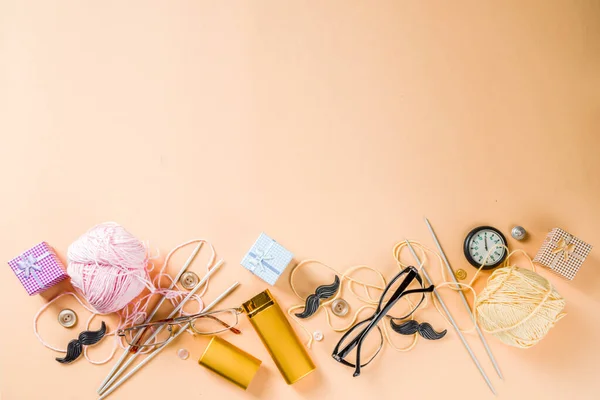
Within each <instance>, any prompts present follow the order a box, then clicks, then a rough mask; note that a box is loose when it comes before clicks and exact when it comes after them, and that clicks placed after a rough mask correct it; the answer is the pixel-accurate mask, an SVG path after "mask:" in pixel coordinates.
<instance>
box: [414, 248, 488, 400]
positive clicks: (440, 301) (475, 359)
mask: <svg viewBox="0 0 600 400" xmlns="http://www.w3.org/2000/svg"><path fill="white" fill-rule="evenodd" d="M405 241H406V245H407V246H408V249H409V250H410V252H411V254H412V256H413V257H414V259H415V261H416V262H417V264H419V268H420V269H421V272H423V276H424V277H425V280H427V283H428V284H429V285H433V282H432V281H431V278H430V277H429V274H428V273H427V271H426V270H425V266H423V264H422V263H421V261H420V260H419V257H418V256H417V253H416V252H415V249H413V247H412V246H411V244H410V242H409V241H408V240H405ZM433 294H434V295H435V298H436V299H437V301H438V303H440V305H441V306H442V309H443V310H444V312H445V313H446V316H447V317H448V320H449V321H450V323H451V324H452V327H453V328H454V330H455V331H456V333H457V334H458V337H459V338H460V340H461V341H462V344H463V345H464V346H465V348H466V349H467V352H468V353H469V355H470V356H471V359H472V360H473V362H474V363H475V365H476V366H477V369H479V372H480V373H481V376H483V379H485V383H487V385H488V386H489V388H490V390H491V391H492V393H494V396H495V395H496V391H495V390H494V386H492V382H491V381H490V378H488V376H487V374H486V373H485V371H484V370H483V368H482V367H481V364H479V360H477V357H475V353H473V350H471V347H470V346H469V343H467V340H466V339H465V337H464V336H463V334H462V332H461V331H460V328H459V327H458V325H457V324H456V321H454V318H453V317H452V314H450V311H449V310H448V307H446V304H445V303H444V300H442V296H440V294H439V293H438V291H437V289H435V288H434V289H433Z"/></svg>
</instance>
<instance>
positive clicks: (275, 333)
mask: <svg viewBox="0 0 600 400" xmlns="http://www.w3.org/2000/svg"><path fill="white" fill-rule="evenodd" d="M242 307H243V308H244V311H245V312H246V315H247V316H248V319H250V323H251V324H252V326H253V327H254V329H255V330H256V332H257V333H258V336H260V339H261V340H262V342H263V344H264V345H265V347H266V348H267V350H268V351H269V354H271V357H272V358H273V361H275V364H276V365H277V368H279V372H281V375H283V379H285V381H286V382H287V384H288V385H291V384H292V383H294V382H297V381H298V380H300V379H301V378H303V377H305V376H306V375H308V374H309V373H311V372H312V371H313V370H314V369H315V364H313V362H312V360H311V359H310V357H309V355H308V353H307V351H306V349H305V347H304V345H303V344H302V343H301V342H300V340H299V339H298V336H296V332H294V329H293V328H292V326H291V325H290V322H289V321H288V319H287V318H286V316H285V314H284V312H283V311H282V310H281V307H279V305H278V304H277V302H276V301H275V299H274V298H273V296H272V295H271V293H270V292H269V290H265V291H264V292H261V293H259V294H257V295H256V296H254V297H253V298H251V299H250V300H248V301H247V302H245V303H244V304H242Z"/></svg>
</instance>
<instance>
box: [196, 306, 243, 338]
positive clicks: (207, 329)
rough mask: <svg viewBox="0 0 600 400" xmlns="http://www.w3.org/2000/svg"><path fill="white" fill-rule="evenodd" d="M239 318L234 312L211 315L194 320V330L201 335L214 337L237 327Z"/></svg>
mask: <svg viewBox="0 0 600 400" xmlns="http://www.w3.org/2000/svg"><path fill="white" fill-rule="evenodd" d="M237 323H238V316H237V313H236V312H235V311H234V310H226V311H220V312H215V313H209V314H206V315H203V316H201V317H198V318H194V320H192V329H193V330H194V331H195V332H196V333H198V334H201V335H213V334H216V333H220V332H224V331H226V330H228V329H229V328H232V327H234V326H236V325H237Z"/></svg>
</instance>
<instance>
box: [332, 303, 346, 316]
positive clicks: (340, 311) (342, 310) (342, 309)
mask: <svg viewBox="0 0 600 400" xmlns="http://www.w3.org/2000/svg"><path fill="white" fill-rule="evenodd" d="M349 310H350V306H349V305H348V302H347V301H346V300H344V299H335V300H334V301H333V302H332V303H331V311H332V312H333V313H334V314H335V315H337V316H338V317H343V316H344V315H346V314H348V311H349Z"/></svg>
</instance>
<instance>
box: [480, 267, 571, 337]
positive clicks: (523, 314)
mask: <svg viewBox="0 0 600 400" xmlns="http://www.w3.org/2000/svg"><path fill="white" fill-rule="evenodd" d="M474 308H475V311H476V314H477V320H478V321H479V326H480V327H481V329H483V330H484V331H486V332H488V333H491V334H492V335H494V336H496V337H497V338H498V339H500V340H501V341H503V342H504V343H506V344H508V345H511V346H515V347H520V348H528V347H531V346H533V345H535V344H536V343H538V342H539V341H540V340H542V339H543V338H544V336H546V334H547V333H548V331H549V330H550V328H552V327H553V326H554V324H555V323H556V322H557V321H558V320H560V319H561V318H562V317H564V316H565V315H566V314H565V313H563V310H564V308H565V300H564V299H563V297H562V296H561V295H560V294H559V293H558V291H556V289H555V288H554V287H553V286H552V284H551V283H550V281H548V280H547V279H546V278H544V277H543V276H541V275H539V274H537V273H536V272H534V271H531V270H528V269H523V268H518V267H514V266H513V267H502V268H498V269H496V270H495V271H494V273H493V274H492V275H491V276H490V278H489V279H488V282H487V286H486V287H485V289H483V291H482V292H481V293H480V294H479V295H478V296H477V300H476V302H475V307H474Z"/></svg>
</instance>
